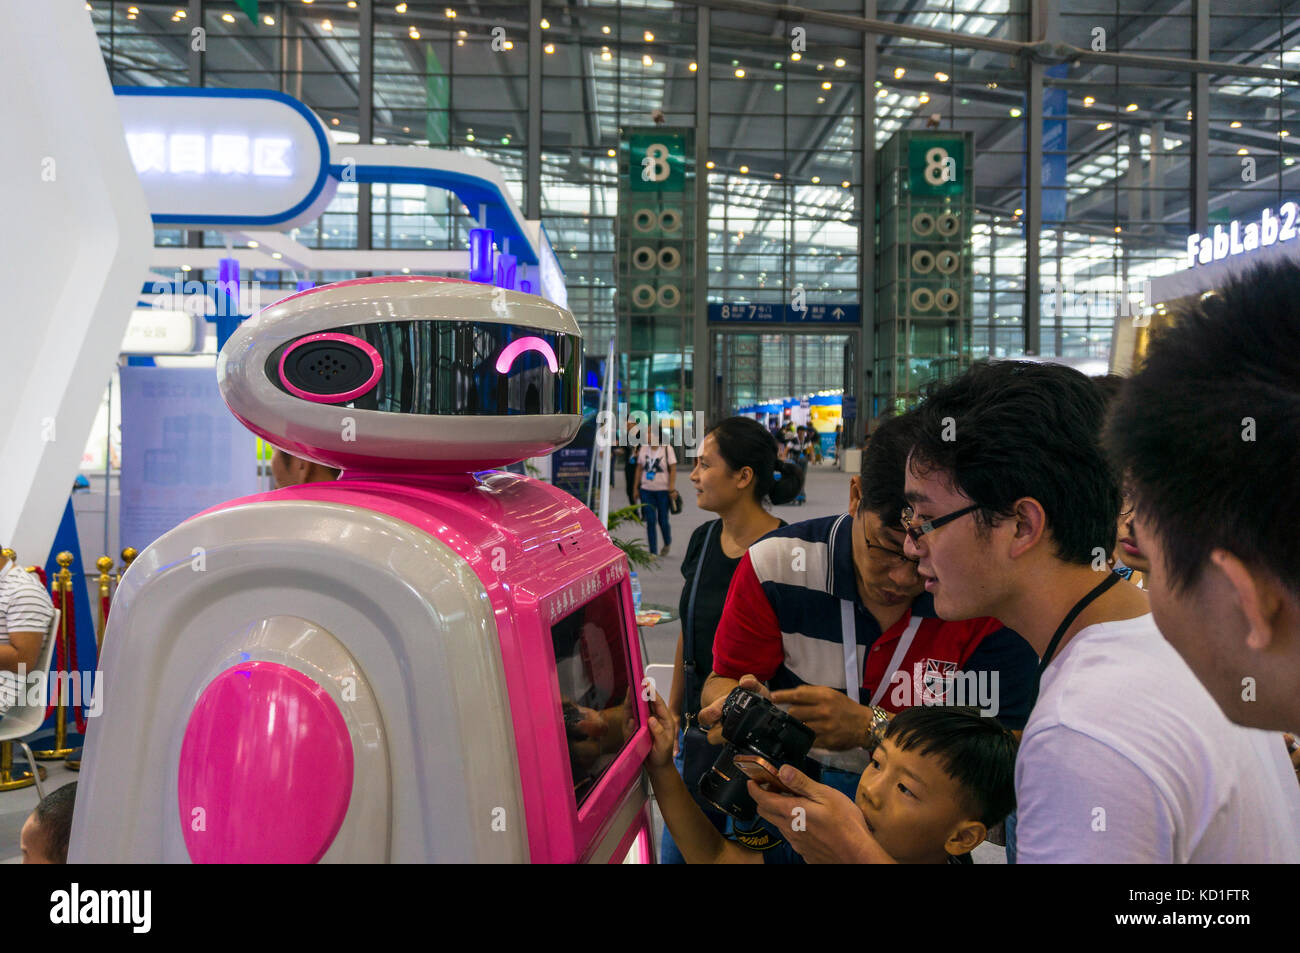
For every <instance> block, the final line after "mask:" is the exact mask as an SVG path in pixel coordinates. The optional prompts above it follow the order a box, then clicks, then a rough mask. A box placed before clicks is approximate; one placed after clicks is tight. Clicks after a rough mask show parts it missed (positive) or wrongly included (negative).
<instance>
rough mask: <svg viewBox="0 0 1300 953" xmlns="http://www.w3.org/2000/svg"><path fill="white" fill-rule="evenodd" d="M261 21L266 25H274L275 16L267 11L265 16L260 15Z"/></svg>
mask: <svg viewBox="0 0 1300 953" xmlns="http://www.w3.org/2000/svg"><path fill="white" fill-rule="evenodd" d="M262 22H263V23H265V24H266V25H267V26H275V17H273V16H271V14H269V13H268V14H266V16H264V17H262Z"/></svg>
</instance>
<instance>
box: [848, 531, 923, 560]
mask: <svg viewBox="0 0 1300 953" xmlns="http://www.w3.org/2000/svg"><path fill="white" fill-rule="evenodd" d="M861 522H862V542H863V543H864V544H865V545H866V547H867V553H868V554H870V552H871V551H872V550H873V549H878V550H880V551H881V552H882V553H884V554H885V555H886V556H888V557H890V561H891V562H893V563H894V565H896V566H907V565H911V566H915V565H916V564H917V563H918V562H919V561H920V560H917V559H913V558H912V557H911V556H908V555H907V554H906V553H900V552H899V551H898V550H896V549H890V548H889V547H888V546H881V545H880V544H879V543H873V542H872V541H871V537H869V536H868V535H867V521H866V520H862V521H861Z"/></svg>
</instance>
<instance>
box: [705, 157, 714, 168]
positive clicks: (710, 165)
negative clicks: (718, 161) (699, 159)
mask: <svg viewBox="0 0 1300 953" xmlns="http://www.w3.org/2000/svg"><path fill="white" fill-rule="evenodd" d="M704 168H706V169H712V168H713V160H712V159H710V160H709V161H708V162H706V163H704Z"/></svg>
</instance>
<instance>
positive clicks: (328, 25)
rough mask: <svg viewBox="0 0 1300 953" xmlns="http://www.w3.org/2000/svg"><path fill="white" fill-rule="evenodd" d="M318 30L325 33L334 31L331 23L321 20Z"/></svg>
mask: <svg viewBox="0 0 1300 953" xmlns="http://www.w3.org/2000/svg"><path fill="white" fill-rule="evenodd" d="M320 28H321V29H322V30H324V31H325V32H326V33H328V32H329V31H330V30H332V29H334V24H333V23H331V22H330V21H329V20H321V21H320Z"/></svg>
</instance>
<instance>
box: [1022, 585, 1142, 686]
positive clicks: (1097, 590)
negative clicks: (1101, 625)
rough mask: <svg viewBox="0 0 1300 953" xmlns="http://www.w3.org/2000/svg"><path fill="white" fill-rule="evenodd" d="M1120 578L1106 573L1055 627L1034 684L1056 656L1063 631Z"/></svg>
mask: <svg viewBox="0 0 1300 953" xmlns="http://www.w3.org/2000/svg"><path fill="white" fill-rule="evenodd" d="M1121 578H1122V577H1121V576H1120V575H1119V574H1118V573H1113V572H1108V573H1106V578H1105V579H1103V580H1102V581H1101V582H1099V583H1098V584H1097V585H1096V586H1094V587H1093V589H1092V591H1091V592H1089V593H1088V594H1087V595H1086V596H1084V597H1083V598H1082V599H1080V600H1079V601H1078V602H1076V603H1075V604H1074V608H1073V609H1071V610H1070V611H1069V612H1068V613H1066V616H1065V618H1064V619H1062V620H1061V624H1060V625H1059V626H1057V629H1056V634H1055V635H1053V636H1052V641H1050V642H1048V643H1047V651H1046V652H1044V653H1043V657H1042V659H1041V660H1040V661H1039V663H1038V673H1037V674H1036V675H1035V676H1034V683H1035V685H1037V683H1038V682H1040V681H1042V678H1043V672H1045V671H1046V670H1047V666H1048V664H1049V663H1050V662H1051V661H1052V656H1053V655H1055V654H1056V647H1057V646H1058V645H1060V644H1061V636H1063V635H1065V630H1066V629H1068V628H1069V627H1070V623H1071V622H1073V621H1074V620H1075V619H1077V618H1078V617H1079V613H1080V612H1082V611H1083V610H1084V609H1086V608H1088V606H1089V605H1090V604H1091V603H1092V601H1093V600H1094V599H1096V598H1097V597H1098V596H1100V595H1101V594H1102V593H1103V592H1105V591H1106V590H1107V589H1109V588H1110V587H1111V586H1113V585H1115V583H1117V582H1119V581H1120V579H1121Z"/></svg>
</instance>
